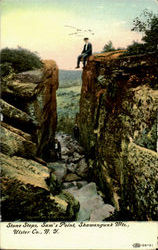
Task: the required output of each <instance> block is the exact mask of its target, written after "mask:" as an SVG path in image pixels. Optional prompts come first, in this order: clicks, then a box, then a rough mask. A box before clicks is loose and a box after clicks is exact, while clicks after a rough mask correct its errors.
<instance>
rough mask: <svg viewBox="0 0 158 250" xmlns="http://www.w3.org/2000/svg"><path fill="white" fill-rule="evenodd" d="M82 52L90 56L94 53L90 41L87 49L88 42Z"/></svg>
mask: <svg viewBox="0 0 158 250" xmlns="http://www.w3.org/2000/svg"><path fill="white" fill-rule="evenodd" d="M82 53H86V54H87V55H88V56H90V55H92V44H91V43H88V46H87V50H86V44H85V45H84V47H83V50H82Z"/></svg>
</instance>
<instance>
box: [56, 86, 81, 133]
mask: <svg viewBox="0 0 158 250" xmlns="http://www.w3.org/2000/svg"><path fill="white" fill-rule="evenodd" d="M80 91H81V86H73V87H68V88H59V89H58V91H57V111H58V127H57V130H58V131H63V132H65V133H67V134H72V133H73V127H74V124H75V119H76V113H77V112H78V111H79V98H80Z"/></svg>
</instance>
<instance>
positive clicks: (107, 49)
mask: <svg viewBox="0 0 158 250" xmlns="http://www.w3.org/2000/svg"><path fill="white" fill-rule="evenodd" d="M110 51H115V48H114V46H113V44H112V41H109V42H108V43H107V44H105V45H104V48H103V50H102V52H110Z"/></svg>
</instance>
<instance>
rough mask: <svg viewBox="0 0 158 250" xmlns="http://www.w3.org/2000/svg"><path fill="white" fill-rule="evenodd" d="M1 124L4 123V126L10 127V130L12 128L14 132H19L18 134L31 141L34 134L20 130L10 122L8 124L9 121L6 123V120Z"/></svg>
mask: <svg viewBox="0 0 158 250" xmlns="http://www.w3.org/2000/svg"><path fill="white" fill-rule="evenodd" d="M1 125H2V127H4V128H6V129H8V130H10V131H11V132H13V133H15V134H17V135H20V136H22V137H23V138H24V139H26V140H28V141H31V140H32V136H31V135H30V134H28V133H25V132H23V131H22V130H20V129H17V128H14V127H12V126H11V125H9V124H7V123H5V122H1Z"/></svg>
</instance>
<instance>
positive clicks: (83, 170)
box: [76, 158, 88, 178]
mask: <svg viewBox="0 0 158 250" xmlns="http://www.w3.org/2000/svg"><path fill="white" fill-rule="evenodd" d="M76 173H77V174H78V175H79V176H81V177H82V178H87V177H88V165H87V163H86V160H85V158H84V159H81V160H80V161H79V163H78V164H77V168H76Z"/></svg>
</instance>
